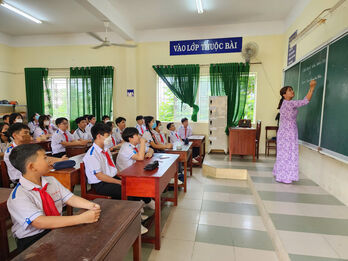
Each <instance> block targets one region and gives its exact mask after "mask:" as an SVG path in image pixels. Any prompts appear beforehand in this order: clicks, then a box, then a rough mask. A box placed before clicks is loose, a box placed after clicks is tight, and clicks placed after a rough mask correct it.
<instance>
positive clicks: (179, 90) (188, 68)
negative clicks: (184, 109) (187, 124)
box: [152, 64, 199, 122]
mask: <svg viewBox="0 0 348 261" xmlns="http://www.w3.org/2000/svg"><path fill="white" fill-rule="evenodd" d="M152 67H153V69H154V70H155V72H156V73H157V74H158V76H159V77H161V79H162V80H163V81H164V82H165V84H166V85H167V86H168V88H169V89H170V90H171V91H172V93H173V94H174V95H175V96H176V97H177V98H178V99H179V100H180V101H181V102H182V103H186V104H188V105H189V106H190V107H191V108H192V109H193V112H192V116H191V120H192V121H195V122H196V121H197V114H198V111H199V107H198V106H197V105H196V104H195V101H196V96H197V90H198V84H199V65H198V64H187V65H154V66H152Z"/></svg>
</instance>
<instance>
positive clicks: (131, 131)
mask: <svg viewBox="0 0 348 261" xmlns="http://www.w3.org/2000/svg"><path fill="white" fill-rule="evenodd" d="M137 134H139V131H138V129H137V128H134V127H127V128H125V129H124V130H123V132H122V139H123V140H124V141H126V142H129V138H132V137H133V136H134V135H137Z"/></svg>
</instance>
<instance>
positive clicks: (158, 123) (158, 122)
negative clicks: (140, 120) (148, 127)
mask: <svg viewBox="0 0 348 261" xmlns="http://www.w3.org/2000/svg"><path fill="white" fill-rule="evenodd" d="M160 124H161V121H158V120H157V121H156V128H157V127H159V125H160Z"/></svg>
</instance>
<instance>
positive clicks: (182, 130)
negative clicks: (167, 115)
mask: <svg viewBox="0 0 348 261" xmlns="http://www.w3.org/2000/svg"><path fill="white" fill-rule="evenodd" d="M188 123H189V121H188V119H187V118H182V119H181V124H182V125H181V126H180V127H179V129H178V134H179V136H180V138H181V139H182V140H185V139H187V138H188V137H190V136H192V128H191V127H190V126H189V125H188Z"/></svg>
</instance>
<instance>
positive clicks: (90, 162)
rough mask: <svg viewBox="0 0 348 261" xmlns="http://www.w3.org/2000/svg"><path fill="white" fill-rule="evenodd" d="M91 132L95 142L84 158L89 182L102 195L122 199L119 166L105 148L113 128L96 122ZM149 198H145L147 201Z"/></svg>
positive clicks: (142, 229) (108, 143) (109, 140)
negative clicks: (118, 175) (118, 173)
mask: <svg viewBox="0 0 348 261" xmlns="http://www.w3.org/2000/svg"><path fill="white" fill-rule="evenodd" d="M91 132H92V137H93V139H94V143H93V145H92V147H91V148H90V149H89V150H88V151H87V153H86V155H85V156H84V158H83V162H84V164H85V171H86V176H87V180H88V183H89V184H91V186H92V187H93V188H94V189H95V191H96V192H97V193H98V194H100V195H104V196H109V197H111V198H112V199H121V192H122V188H121V184H122V183H121V180H120V179H119V178H118V177H117V176H116V174H117V168H116V165H115V163H114V161H113V159H112V155H111V153H110V151H109V150H108V149H106V148H105V147H107V146H109V145H110V143H111V128H110V127H109V126H108V125H106V124H104V123H96V124H95V125H94V126H93V128H92V129H91ZM147 200H148V199H144V201H145V202H146V201H147ZM149 201H151V199H150V200H149ZM141 231H142V233H146V232H147V229H146V228H145V227H142V228H141Z"/></svg>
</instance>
